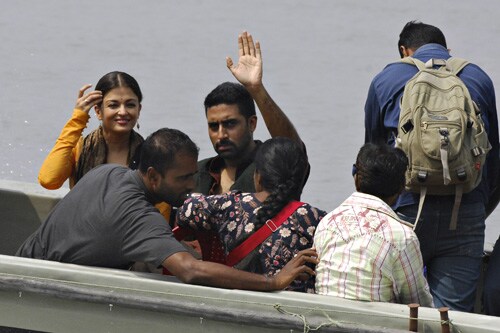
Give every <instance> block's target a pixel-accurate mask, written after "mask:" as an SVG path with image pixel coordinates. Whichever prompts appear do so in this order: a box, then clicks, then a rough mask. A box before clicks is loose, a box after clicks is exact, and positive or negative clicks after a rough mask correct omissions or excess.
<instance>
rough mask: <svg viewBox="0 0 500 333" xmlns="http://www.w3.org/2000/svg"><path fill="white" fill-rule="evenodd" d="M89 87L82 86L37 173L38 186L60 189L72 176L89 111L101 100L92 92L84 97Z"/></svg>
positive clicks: (99, 94) (99, 93)
mask: <svg viewBox="0 0 500 333" xmlns="http://www.w3.org/2000/svg"><path fill="white" fill-rule="evenodd" d="M89 87H90V85H86V86H83V87H82V88H81V89H80V91H79V93H78V99H77V103H76V105H75V109H74V111H73V115H72V117H71V119H70V120H69V121H68V122H67V123H66V125H65V126H64V128H63V130H62V131H61V134H60V135H59V138H58V139H57V141H56V144H55V145H54V147H53V148H52V150H51V151H50V153H49V155H48V156H47V157H46V158H45V161H44V162H43V164H42V167H41V168H40V172H39V173H38V181H39V182H40V185H42V186H43V187H45V188H46V189H49V190H55V189H58V188H60V187H61V186H62V185H63V184H64V182H65V181H66V180H67V179H68V178H69V177H70V176H71V175H72V173H73V171H74V169H75V165H76V161H77V160H78V156H77V152H76V150H77V149H76V147H77V144H78V142H79V141H80V140H81V138H82V132H83V130H84V129H85V127H86V126H87V122H88V120H89V118H90V117H89V114H88V113H89V110H90V109H91V108H92V107H93V106H94V105H95V104H97V103H100V101H101V100H102V97H101V96H102V93H101V92H100V91H99V92H96V91H93V92H90V93H89V94H87V95H85V96H84V91H85V90H86V89H88V88H89Z"/></svg>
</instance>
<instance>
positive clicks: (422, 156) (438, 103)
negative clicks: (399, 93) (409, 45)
mask: <svg viewBox="0 0 500 333" xmlns="http://www.w3.org/2000/svg"><path fill="white" fill-rule="evenodd" d="M402 62H404V63H406V64H411V65H415V66H417V68H418V72H417V74H415V75H414V76H413V77H412V78H411V79H410V80H409V81H408V82H407V83H406V85H405V88H404V92H403V97H402V98H401V104H400V106H401V113H400V116H399V124H398V136H397V139H396V146H397V147H398V148H401V149H402V150H403V151H404V152H405V153H406V155H407V156H408V162H409V165H408V169H407V172H406V190H408V191H410V192H416V193H420V202H419V207H418V213H417V219H416V221H415V224H414V226H415V227H416V225H417V222H418V220H419V217H420V213H421V210H422V207H423V204H424V200H425V196H426V194H430V195H452V194H455V204H454V207H453V211H452V217H451V223H450V229H451V230H454V229H456V224H457V217H458V210H459V207H460V201H461V199H462V193H467V192H470V191H472V190H473V189H474V188H475V187H476V186H477V185H478V184H479V183H480V182H481V174H482V167H483V165H484V163H485V160H486V154H487V153H488V151H489V150H490V149H491V146H490V143H489V141H488V136H487V134H486V131H485V129H484V124H483V121H482V119H481V115H480V112H479V108H478V107H477V105H476V103H474V101H473V100H472V99H471V97H470V93H469V90H468V89H467V87H466V86H465V84H464V83H463V82H462V80H461V79H460V78H459V77H458V76H457V74H458V73H459V72H460V71H461V70H462V69H463V68H464V67H465V66H466V65H467V64H468V62H467V61H466V60H464V59H459V58H450V59H448V60H443V59H430V60H429V61H427V62H426V63H425V64H424V63H423V62H422V61H420V60H418V59H415V58H411V57H406V58H404V59H402Z"/></svg>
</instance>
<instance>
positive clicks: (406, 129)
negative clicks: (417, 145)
mask: <svg viewBox="0 0 500 333" xmlns="http://www.w3.org/2000/svg"><path fill="white" fill-rule="evenodd" d="M412 129H413V123H412V121H411V119H409V120H408V121H407V122H406V123H405V124H404V125H403V126H401V131H403V133H404V134H406V133H408V132H409V131H411V130H412Z"/></svg>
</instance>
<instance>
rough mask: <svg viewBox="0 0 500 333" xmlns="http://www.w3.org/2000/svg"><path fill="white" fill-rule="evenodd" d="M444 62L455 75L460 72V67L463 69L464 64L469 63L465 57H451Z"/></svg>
mask: <svg viewBox="0 0 500 333" xmlns="http://www.w3.org/2000/svg"><path fill="white" fill-rule="evenodd" d="M446 63H447V65H448V67H449V68H450V69H451V71H452V72H453V74H455V75H457V74H458V73H460V71H461V70H462V69H464V67H465V66H467V65H468V64H469V62H468V61H467V60H465V59H462V58H455V57H451V58H449V59H448V60H446Z"/></svg>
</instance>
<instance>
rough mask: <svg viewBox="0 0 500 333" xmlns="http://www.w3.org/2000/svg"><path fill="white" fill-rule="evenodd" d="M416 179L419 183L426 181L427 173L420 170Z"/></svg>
mask: <svg viewBox="0 0 500 333" xmlns="http://www.w3.org/2000/svg"><path fill="white" fill-rule="evenodd" d="M417 179H418V181H419V182H421V183H424V182H425V181H426V180H427V171H425V170H420V171H419V172H418V174H417Z"/></svg>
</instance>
